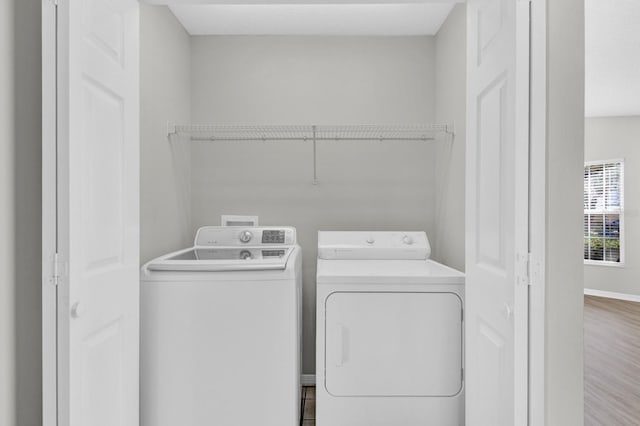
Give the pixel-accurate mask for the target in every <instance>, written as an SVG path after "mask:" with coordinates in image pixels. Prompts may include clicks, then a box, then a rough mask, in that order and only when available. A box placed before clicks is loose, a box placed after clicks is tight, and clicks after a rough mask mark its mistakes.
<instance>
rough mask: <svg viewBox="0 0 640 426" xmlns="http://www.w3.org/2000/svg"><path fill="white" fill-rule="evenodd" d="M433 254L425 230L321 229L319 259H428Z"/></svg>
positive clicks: (319, 233) (319, 234)
mask: <svg viewBox="0 0 640 426" xmlns="http://www.w3.org/2000/svg"><path fill="white" fill-rule="evenodd" d="M429 256H431V246H430V245H429V239H428V238H427V234H426V233H425V232H420V231H407V232H398V231H320V232H318V258H319V259H327V260H331V259H335V260H339V259H344V260H424V259H428V258H429Z"/></svg>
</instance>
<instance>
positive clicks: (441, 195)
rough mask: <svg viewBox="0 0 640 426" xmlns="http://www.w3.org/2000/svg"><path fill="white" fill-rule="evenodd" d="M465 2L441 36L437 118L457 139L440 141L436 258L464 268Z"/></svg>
mask: <svg viewBox="0 0 640 426" xmlns="http://www.w3.org/2000/svg"><path fill="white" fill-rule="evenodd" d="M466 24H467V16H466V6H465V5H464V4H458V5H456V6H455V8H454V9H453V11H452V12H451V14H450V15H449V17H448V18H447V20H446V21H445V22H444V24H443V25H442V27H441V28H440V31H439V32H438V34H437V36H436V61H435V62H436V83H437V84H436V121H438V122H453V123H454V125H455V133H456V136H455V139H454V140H453V142H446V143H441V144H438V145H437V148H436V149H437V162H436V175H437V184H436V191H437V192H436V204H435V205H436V221H435V223H436V224H437V226H436V227H435V233H434V235H433V238H432V239H433V243H434V245H435V247H436V248H437V250H436V252H435V253H434V257H435V259H436V260H438V261H440V262H443V263H445V264H447V265H449V266H452V267H454V268H456V269H459V270H461V271H464V253H465V232H464V231H465V224H464V212H465V209H464V206H465V201H464V198H465V197H464V191H465V185H464V181H465V135H466V82H467V75H466V69H467V66H466V61H467V53H466V50H467V42H466V37H467V25H466Z"/></svg>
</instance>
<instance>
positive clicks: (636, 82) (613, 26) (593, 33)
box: [585, 0, 640, 117]
mask: <svg viewBox="0 0 640 426" xmlns="http://www.w3.org/2000/svg"><path fill="white" fill-rule="evenodd" d="M585 19H586V21H585V32H586V39H585V89H586V91H585V96H586V97H585V113H586V115H587V116H588V117H594V116H612V115H640V0H585Z"/></svg>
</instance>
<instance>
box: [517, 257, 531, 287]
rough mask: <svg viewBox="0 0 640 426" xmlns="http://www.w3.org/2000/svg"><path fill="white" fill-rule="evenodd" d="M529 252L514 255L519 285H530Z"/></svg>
mask: <svg viewBox="0 0 640 426" xmlns="http://www.w3.org/2000/svg"><path fill="white" fill-rule="evenodd" d="M531 263H532V262H531V253H518V254H517V255H516V280H517V282H518V284H519V285H527V286H529V285H531Z"/></svg>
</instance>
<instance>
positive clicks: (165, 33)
mask: <svg viewBox="0 0 640 426" xmlns="http://www.w3.org/2000/svg"><path fill="white" fill-rule="evenodd" d="M190 52H191V50H190V37H189V35H188V34H187V33H186V31H185V30H184V28H182V25H181V24H180V23H179V22H178V21H177V20H176V18H175V17H174V16H173V14H172V13H171V11H169V9H168V8H167V7H165V6H150V5H145V4H143V3H141V4H140V140H141V145H140V260H141V262H146V261H148V260H150V259H152V258H154V257H156V256H159V255H162V254H165V253H168V252H170V251H173V250H176V249H178V248H182V247H186V246H187V245H189V243H190V241H191V240H192V239H193V235H192V233H191V228H190V225H189V223H190V217H189V213H188V212H189V209H188V203H189V193H188V188H185V187H184V186H183V185H182V183H183V182H184V181H185V179H186V178H185V176H189V163H188V161H187V162H186V163H184V162H183V161H182V160H184V159H188V158H189V156H188V154H189V150H190V146H189V144H186V143H183V144H179V145H178V144H169V143H168V142H167V131H166V130H167V122H169V121H171V122H179V123H188V122H190V121H191V113H190V110H191V92H190V90H191V86H190V79H191V72H190V70H191V59H190V58H191V54H190ZM172 149H173V150H172Z"/></svg>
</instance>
